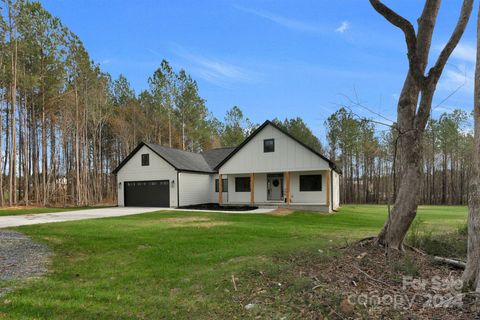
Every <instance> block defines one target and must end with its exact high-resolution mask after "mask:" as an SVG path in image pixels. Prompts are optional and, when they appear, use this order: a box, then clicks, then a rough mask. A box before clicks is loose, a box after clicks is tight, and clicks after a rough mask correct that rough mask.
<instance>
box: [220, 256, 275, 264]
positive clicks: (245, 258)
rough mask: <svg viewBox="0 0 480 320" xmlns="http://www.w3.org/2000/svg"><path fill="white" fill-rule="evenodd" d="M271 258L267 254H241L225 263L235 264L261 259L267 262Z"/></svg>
mask: <svg viewBox="0 0 480 320" xmlns="http://www.w3.org/2000/svg"><path fill="white" fill-rule="evenodd" d="M268 260H269V259H268V258H267V257H265V256H240V257H235V258H232V259H229V260H227V261H225V262H224V264H230V263H231V264H235V263H242V262H248V261H257V262H258V261H261V262H266V261H268Z"/></svg>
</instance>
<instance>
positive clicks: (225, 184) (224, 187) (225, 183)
mask: <svg viewBox="0 0 480 320" xmlns="http://www.w3.org/2000/svg"><path fill="white" fill-rule="evenodd" d="M218 190H219V186H218V179H215V192H218ZM222 191H223V192H228V179H222Z"/></svg>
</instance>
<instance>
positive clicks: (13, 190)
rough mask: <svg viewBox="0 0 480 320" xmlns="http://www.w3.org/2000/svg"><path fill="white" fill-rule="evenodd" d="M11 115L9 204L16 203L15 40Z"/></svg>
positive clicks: (14, 44)
mask: <svg viewBox="0 0 480 320" xmlns="http://www.w3.org/2000/svg"><path fill="white" fill-rule="evenodd" d="M10 94H11V99H10V102H11V106H10V107H11V115H10V126H11V130H12V133H11V135H10V137H11V140H12V142H11V151H10V161H9V178H10V181H9V189H10V191H9V205H10V206H11V205H14V204H16V203H17V170H16V168H17V165H16V155H17V130H16V129H17V123H16V115H15V114H16V104H17V100H16V99H17V41H14V43H13V42H12V86H11V92H10Z"/></svg>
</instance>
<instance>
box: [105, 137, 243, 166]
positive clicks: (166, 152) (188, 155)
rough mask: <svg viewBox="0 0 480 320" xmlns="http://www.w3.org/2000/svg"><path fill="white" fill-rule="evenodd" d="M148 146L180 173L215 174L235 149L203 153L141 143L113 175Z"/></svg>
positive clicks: (221, 149)
mask: <svg viewBox="0 0 480 320" xmlns="http://www.w3.org/2000/svg"><path fill="white" fill-rule="evenodd" d="M143 146H146V147H147V148H149V149H150V150H151V151H153V152H154V153H155V154H156V155H158V156H159V157H160V158H162V159H163V160H165V161H166V162H167V163H168V164H170V165H171V166H172V167H174V168H175V169H176V170H179V171H189V172H199V173H215V172H216V171H215V167H216V166H217V165H218V164H219V163H220V162H221V161H222V160H223V159H225V157H227V156H228V155H229V154H230V152H232V151H233V150H234V149H235V148H220V149H211V150H208V151H205V152H202V153H195V152H189V151H183V150H179V149H174V148H169V147H164V146H161V145H158V144H153V143H146V142H141V143H140V144H139V145H138V146H137V147H136V148H135V149H134V150H133V151H132V152H131V153H130V154H129V155H128V156H127V157H126V158H125V159H124V160H123V161H122V162H121V163H120V164H119V165H118V167H117V168H115V170H113V172H112V173H113V174H117V173H118V171H120V169H121V168H122V167H123V166H124V165H125V164H126V163H127V162H128V161H129V160H130V159H131V158H132V157H133V156H134V155H135V153H137V152H138V150H140V148H142V147H143Z"/></svg>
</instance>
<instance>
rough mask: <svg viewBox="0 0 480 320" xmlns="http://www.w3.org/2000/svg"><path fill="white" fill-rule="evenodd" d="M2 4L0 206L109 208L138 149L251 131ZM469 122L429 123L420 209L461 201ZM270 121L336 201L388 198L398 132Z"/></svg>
mask: <svg viewBox="0 0 480 320" xmlns="http://www.w3.org/2000/svg"><path fill="white" fill-rule="evenodd" d="M0 6H1V16H0V46H1V51H0V70H1V72H0V173H1V174H0V206H16V205H32V204H35V205H41V206H46V205H79V206H83V205H92V204H98V203H112V202H114V201H115V196H116V189H115V186H116V183H115V176H113V175H112V174H111V172H112V171H113V169H114V168H115V167H116V166H117V165H118V163H119V162H120V161H121V160H122V159H123V158H124V157H125V156H126V155H127V154H128V153H129V152H130V151H131V150H132V149H134V148H135V146H136V145H137V144H138V143H139V142H141V141H145V142H151V143H157V144H161V145H164V146H168V147H172V148H179V149H182V150H188V151H193V152H199V151H202V150H207V149H210V148H216V147H223V146H236V145H238V144H240V143H241V142H242V141H243V139H245V137H246V136H248V135H249V133H251V132H252V131H253V130H254V129H255V128H256V127H257V126H258V124H257V123H254V122H253V121H251V120H250V119H249V118H248V116H247V115H245V114H244V113H243V112H242V110H241V108H240V107H237V106H233V107H232V108H231V109H230V110H228V111H227V112H226V114H225V115H224V116H223V117H221V118H218V117H217V116H216V115H213V114H212V113H211V112H210V111H209V109H208V107H207V101H206V100H205V99H204V98H202V97H201V95H200V93H199V88H198V85H197V82H196V81H195V80H194V79H193V78H192V76H191V75H190V74H189V73H188V72H187V71H186V70H174V69H173V68H172V66H171V64H170V63H169V62H168V61H167V60H162V61H159V66H158V69H157V70H152V74H151V76H150V77H149V78H148V79H146V81H147V82H148V89H146V90H143V91H141V92H138V93H137V92H135V91H134V90H133V88H132V86H131V85H130V83H129V81H128V79H127V78H126V77H125V76H123V75H120V76H118V77H117V78H116V79H112V77H111V76H110V75H109V74H108V73H106V72H104V71H102V70H101V67H100V65H99V64H98V63H96V62H95V61H93V60H92V59H91V57H90V56H89V54H88V52H87V50H86V48H85V47H84V46H83V44H82V41H81V40H80V39H79V37H78V36H76V35H75V34H74V33H73V32H72V31H70V30H69V29H68V27H67V26H65V25H64V24H63V23H62V22H61V21H60V20H59V19H58V18H57V17H54V16H52V15H51V14H50V13H49V12H48V11H46V10H45V9H44V8H43V7H42V6H41V4H39V3H36V2H29V1H24V0H18V1H11V0H7V1H2V2H0ZM234 104H235V102H234V101H232V105H234ZM470 119H471V115H470V114H467V113H466V112H465V111H462V110H461V109H460V108H459V109H458V110H452V111H451V112H447V113H444V114H442V115H441V116H440V117H438V118H436V119H431V120H429V123H428V125H427V129H426V137H425V139H424V141H423V144H424V154H423V176H422V185H421V194H420V202H421V203H425V204H466V202H467V194H468V177H469V176H470V174H471V170H472V168H471V164H472V160H471V154H472V151H471V150H472V148H473V131H472V130H471V120H470ZM274 121H275V122H276V123H277V124H278V125H280V126H282V127H283V128H284V129H286V130H287V131H288V132H290V133H291V134H292V135H294V136H295V137H297V138H299V139H301V140H302V141H303V142H305V143H306V144H308V145H310V146H311V147H313V148H315V149H316V150H319V151H321V152H323V153H324V154H325V155H327V156H329V157H330V158H331V159H332V160H333V161H334V162H336V163H337V165H338V167H339V168H340V169H341V170H342V172H343V174H342V177H341V202H342V203H386V202H392V201H393V200H394V198H395V191H396V186H397V185H398V179H399V177H400V176H401V170H402V167H401V166H400V165H396V162H397V161H396V159H398V158H399V157H400V155H399V152H400V151H399V150H400V149H401V148H400V147H398V146H397V144H398V139H397V133H396V132H395V130H394V129H392V128H393V127H385V126H381V125H378V124H376V123H375V122H374V121H371V120H370V119H368V118H362V117H358V116H357V115H356V114H355V113H353V112H352V111H351V108H350V107H348V106H345V107H341V108H339V109H338V110H332V114H331V116H330V117H329V118H328V120H327V121H326V122H325V124H324V125H325V127H326V128H327V136H326V137H321V138H318V137H316V136H315V135H314V134H313V131H312V130H311V128H309V127H308V126H307V124H306V123H305V122H304V121H303V120H302V119H301V118H300V117H296V118H291V119H277V118H276V119H274ZM322 142H323V143H322ZM397 149H398V151H397Z"/></svg>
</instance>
